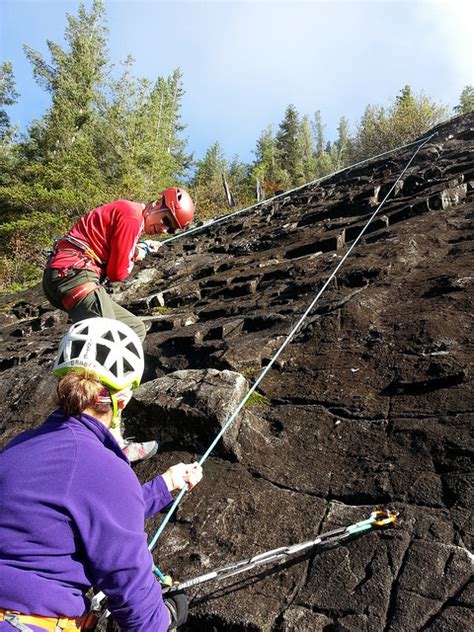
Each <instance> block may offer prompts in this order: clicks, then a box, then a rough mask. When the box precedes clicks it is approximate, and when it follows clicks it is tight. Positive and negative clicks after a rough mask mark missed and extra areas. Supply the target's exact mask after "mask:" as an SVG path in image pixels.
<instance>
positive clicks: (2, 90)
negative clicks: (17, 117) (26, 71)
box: [0, 61, 19, 144]
mask: <svg viewBox="0 0 474 632" xmlns="http://www.w3.org/2000/svg"><path fill="white" fill-rule="evenodd" d="M18 96H19V95H18V93H17V92H16V90H15V77H14V76H13V66H12V63H11V62H10V61H4V62H3V63H2V64H0V143H2V144H3V143H4V142H7V143H9V142H11V141H12V139H13V135H14V133H15V131H14V129H13V128H12V125H11V122H10V117H9V116H8V114H7V112H6V110H5V106H8V105H14V104H15V103H16V102H17V99H18Z"/></svg>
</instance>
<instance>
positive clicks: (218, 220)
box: [163, 134, 433, 244]
mask: <svg viewBox="0 0 474 632" xmlns="http://www.w3.org/2000/svg"><path fill="white" fill-rule="evenodd" d="M432 137H433V134H432V135H431V136H430V137H429V138H432ZM426 138H427V137H424V138H420V139H419V140H415V141H413V142H412V143H408V144H406V145H400V147H395V149H389V150H388V151H384V152H382V153H381V154H377V155H376V156H371V157H370V158H365V160H361V161H360V162H356V163H354V164H353V165H349V166H348V167H344V168H343V169H339V170H338V171H333V172H332V173H329V174H328V175H326V176H322V177H321V178H317V179H316V180H312V181H311V182H307V183H306V184H302V185H300V186H298V187H296V188H294V189H290V190H289V191H285V193H279V194H278V195H275V196H273V197H271V198H268V200H262V201H261V202H257V204H252V206H247V207H246V208H242V209H240V210H238V211H234V212H233V213H228V214H227V215H221V216H220V217H217V218H216V219H214V220H212V221H211V222H208V223H207V224H203V225H202V226H196V227H195V228H190V229H189V230H184V231H182V232H181V233H179V234H178V235H175V236H174V237H169V239H166V240H164V241H163V244H170V243H171V242H172V241H175V240H176V239H181V238H182V237H188V236H189V235H192V234H193V233H197V232H200V231H203V230H206V229H207V228H210V227H211V226H214V224H220V223H221V222H225V221H226V220H228V219H230V218H231V217H235V216H236V215H240V214H241V213H246V212H247V211H251V210H252V209H254V208H257V207H260V206H264V205H265V204H270V202H274V201H275V200H278V199H279V198H283V197H286V196H287V195H291V194H292V193H295V192H296V191H300V190H301V189H305V188H306V187H310V186H312V185H314V184H318V183H320V182H324V181H325V180H329V179H330V178H332V177H333V176H337V175H338V174H340V173H344V171H349V170H350V169H354V168H355V167H359V166H360V165H364V164H365V163H367V162H370V161H371V160H377V158H382V156H387V155H388V154H393V152H395V151H399V150H400V149H405V148H406V147H412V146H413V145H418V144H419V143H422V142H423V141H424V140H426Z"/></svg>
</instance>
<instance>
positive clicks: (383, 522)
mask: <svg viewBox="0 0 474 632" xmlns="http://www.w3.org/2000/svg"><path fill="white" fill-rule="evenodd" d="M397 516H398V511H390V510H383V509H377V510H375V511H373V512H372V513H371V514H370V518H367V519H366V520H361V521H360V522H355V523H354V524H351V525H349V526H347V527H340V528H338V529H333V530H332V531H327V532H326V533H321V534H320V535H318V537H317V538H316V539H314V540H307V541H306V542H300V543H299V544H293V545H291V546H282V547H280V548H278V549H272V550H271V551H266V552H265V553H260V554H259V555H254V556H253V557H251V558H249V559H246V560H240V561H239V562H234V563H233V564H227V565H226V566H221V567H220V568H216V569H215V570H213V571H210V572H209V573H205V574H204V575H199V576H198V577H194V578H193V579H188V580H186V581H183V582H177V583H174V584H172V585H171V586H164V587H163V593H171V592H174V591H176V590H185V589H187V588H191V587H194V586H198V585H200V584H204V583H206V582H208V581H211V580H214V579H216V580H222V579H227V578H228V577H233V576H234V575H240V573H245V572H246V571H250V570H252V569H254V568H256V567H258V566H267V565H269V564H273V565H277V564H283V563H284V562H286V561H287V560H288V559H289V558H291V557H294V556H296V555H301V554H303V553H305V552H309V551H310V550H314V549H316V548H321V549H324V548H329V547H331V546H336V545H338V544H341V543H342V542H343V541H344V540H347V539H348V538H351V537H352V536H354V535H356V534H358V533H362V532H364V531H368V530H370V529H374V528H377V527H385V526H387V525H390V524H393V523H394V522H395V521H396V519H397Z"/></svg>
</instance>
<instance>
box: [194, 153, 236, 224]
mask: <svg viewBox="0 0 474 632" xmlns="http://www.w3.org/2000/svg"><path fill="white" fill-rule="evenodd" d="M226 170H227V160H226V158H225V156H224V153H223V151H222V148H221V146H220V145H219V143H218V142H215V143H214V144H213V145H211V147H209V149H208V150H207V151H206V154H205V155H204V158H203V159H202V160H198V161H197V162H196V169H195V172H194V176H193V178H192V180H191V182H190V185H191V194H192V196H193V199H194V202H195V203H196V211H197V216H198V217H199V218H200V219H203V218H206V217H214V216H216V215H223V214H224V213H225V212H226V210H227V199H226V196H225V192H224V187H223V185H222V173H223V172H225V171H226Z"/></svg>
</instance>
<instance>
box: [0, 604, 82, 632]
mask: <svg viewBox="0 0 474 632" xmlns="http://www.w3.org/2000/svg"><path fill="white" fill-rule="evenodd" d="M0 621H6V622H7V623H9V624H10V625H11V626H12V627H13V628H15V629H16V630H21V631H22V632H31V628H30V627H29V625H34V626H38V627H40V628H43V629H44V630H48V632H74V631H76V630H77V631H79V630H81V631H82V630H85V628H84V627H83V626H84V624H85V621H86V617H80V618H77V619H76V618H69V617H41V616H39V615H35V614H22V613H21V612H17V611H16V610H3V609H0ZM91 629H93V628H91Z"/></svg>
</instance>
